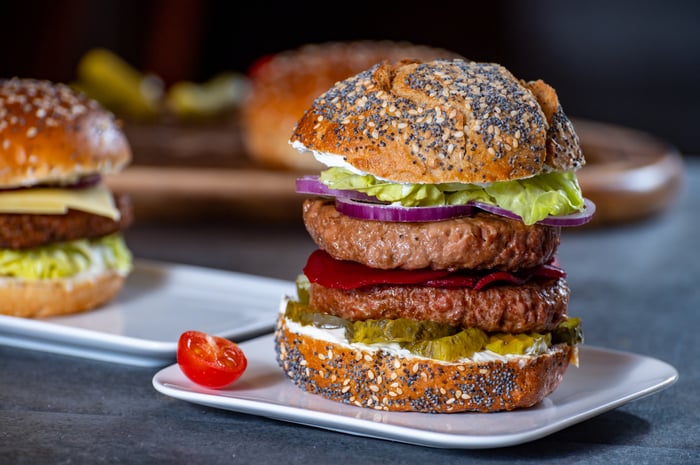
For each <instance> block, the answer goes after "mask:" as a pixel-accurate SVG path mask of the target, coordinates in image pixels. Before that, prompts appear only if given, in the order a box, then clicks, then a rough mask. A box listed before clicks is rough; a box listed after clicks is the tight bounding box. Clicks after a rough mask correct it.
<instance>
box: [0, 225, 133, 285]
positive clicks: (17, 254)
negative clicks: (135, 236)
mask: <svg viewBox="0 0 700 465" xmlns="http://www.w3.org/2000/svg"><path fill="white" fill-rule="evenodd" d="M94 265H96V266H100V265H101V269H106V270H114V271H118V272H120V273H123V274H126V273H128V272H129V271H131V267H132V255H131V252H130V251H129V249H128V248H127V247H126V244H125V243H124V240H123V238H122V237H121V235H119V234H111V235H109V236H105V237H102V238H99V239H94V240H87V239H79V240H75V241H69V242H62V243H59V244H50V245H43V246H39V247H34V248H30V249H22V250H15V249H0V276H3V277H12V278H22V279H52V278H69V277H71V276H75V275H77V274H79V273H81V272H83V271H88V270H90V269H91V268H92V267H93V266H94Z"/></svg>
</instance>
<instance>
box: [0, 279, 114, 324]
mask: <svg viewBox="0 0 700 465" xmlns="http://www.w3.org/2000/svg"><path fill="white" fill-rule="evenodd" d="M125 279H126V278H125V276H124V275H123V274H120V273H117V272H115V271H105V272H102V273H99V274H95V275H89V276H82V277H75V278H66V279H40V280H22V279H16V278H0V314H2V315H9V316H16V317H24V318H44V317H51V316H59V315H68V314H73V313H80V312H84V311H88V310H92V309H94V308H96V307H99V306H101V305H103V304H104V303H106V302H108V301H110V300H111V299H112V298H114V296H116V295H117V293H118V292H119V291H120V290H121V289H122V287H123V285H124V282H125Z"/></svg>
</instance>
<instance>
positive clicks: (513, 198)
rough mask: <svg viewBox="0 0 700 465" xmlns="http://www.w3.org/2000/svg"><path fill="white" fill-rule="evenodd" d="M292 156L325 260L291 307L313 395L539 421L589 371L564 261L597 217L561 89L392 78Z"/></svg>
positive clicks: (298, 375)
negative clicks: (551, 401) (572, 378)
mask: <svg viewBox="0 0 700 465" xmlns="http://www.w3.org/2000/svg"><path fill="white" fill-rule="evenodd" d="M290 143H291V144H292V145H293V146H294V147H295V148H296V149H297V150H299V151H300V152H302V154H303V155H302V156H311V155H313V156H314V157H315V159H316V160H318V161H319V162H321V163H323V164H324V165H325V166H326V167H327V169H325V170H323V171H321V172H320V174H318V175H307V176H302V177H300V178H298V179H297V191H298V192H299V193H301V194H304V195H306V196H307V197H308V198H306V199H305V200H304V203H303V220H304V224H305V226H306V229H307V231H308V233H309V234H310V236H311V238H312V239H313V241H314V242H315V243H316V245H318V249H317V250H315V251H313V252H312V253H311V255H310V256H309V258H308V261H307V263H306V265H305V266H304V267H303V273H302V274H300V275H299V278H298V279H297V295H296V296H284V297H283V299H282V305H281V306H280V314H279V317H278V320H277V325H276V329H275V334H274V341H275V350H276V354H277V355H276V358H277V361H278V363H279V365H280V367H281V368H282V370H283V371H284V372H285V373H286V374H287V376H288V377H289V378H290V379H291V381H292V382H293V383H294V384H296V385H297V386H298V387H299V388H301V389H303V390H305V391H307V392H310V393H313V394H316V395H320V396H323V397H325V398H328V399H332V400H334V401H338V402H342V403H345V404H351V405H356V406H358V407H364V408H372V409H378V410H386V411H414V412H431V413H448V412H463V411H478V412H495V411H502V410H513V409H517V408H525V407H530V406H532V405H535V404H537V403H538V402H540V401H541V400H542V399H544V398H545V397H546V396H548V395H549V394H550V393H552V392H553V391H554V390H555V389H556V388H557V387H558V385H559V384H560V382H561V380H562V378H563V376H564V374H565V372H566V370H567V368H568V366H569V364H578V349H577V348H578V345H579V344H581V343H582V342H583V332H582V329H581V328H582V326H581V322H580V319H579V318H576V317H569V313H568V304H569V297H570V289H569V287H568V284H567V282H566V273H565V271H564V270H563V269H562V267H561V266H560V263H558V261H557V258H556V252H557V248H558V246H559V243H560V235H561V230H562V228H563V227H574V226H578V225H582V224H584V223H586V222H587V221H589V220H590V219H591V216H592V215H593V213H594V210H595V206H594V204H593V203H591V202H590V201H588V200H587V199H585V198H584V197H583V195H582V192H581V189H580V187H579V185H578V181H577V179H576V175H575V172H576V170H577V169H578V168H580V167H581V166H582V165H583V164H584V162H585V160H584V157H583V155H582V152H581V149H580V145H579V140H578V137H577V136H576V133H575V131H574V128H573V125H572V124H571V122H570V121H569V119H568V118H567V117H566V115H565V114H564V112H563V110H562V107H561V105H560V104H559V100H558V97H557V94H556V92H555V90H554V89H553V88H552V87H550V86H549V85H548V84H546V83H545V82H543V81H541V80H537V81H524V80H520V79H517V78H515V77H514V76H513V75H512V74H511V73H510V72H509V71H508V70H507V69H505V68H504V67H503V66H501V65H498V64H495V63H481V62H473V61H468V60H464V59H438V60H433V61H425V62H422V61H399V62H388V61H387V62H381V63H377V64H375V65H373V66H372V67H370V68H368V69H367V70H365V71H362V72H360V73H359V74H356V75H354V76H352V77H350V78H348V79H346V80H344V81H341V82H338V83H337V84H335V85H334V86H333V87H331V88H330V89H329V90H327V91H326V92H325V93H323V94H321V95H320V96H319V97H318V98H316V99H315V100H314V102H313V104H312V105H311V106H310V107H309V108H308V109H307V111H306V112H305V113H304V116H303V117H302V118H301V119H300V120H299V121H298V124H297V125H296V127H295V129H294V131H293V133H292V135H291V139H290Z"/></svg>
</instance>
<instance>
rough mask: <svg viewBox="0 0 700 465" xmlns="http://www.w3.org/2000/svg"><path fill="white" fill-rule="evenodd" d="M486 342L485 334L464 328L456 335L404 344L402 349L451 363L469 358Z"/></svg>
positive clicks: (477, 330) (476, 329)
mask: <svg viewBox="0 0 700 465" xmlns="http://www.w3.org/2000/svg"><path fill="white" fill-rule="evenodd" d="M487 340H488V336H487V335H486V333H485V332H483V331H482V330H480V329H478V328H466V329H463V330H462V331H460V332H458V333H457V334H453V335H451V336H445V337H441V338H437V339H433V340H427V341H418V342H411V343H404V344H402V347H404V348H405V349H408V350H410V351H411V352H412V353H414V354H418V355H422V356H423V357H428V358H434V359H436V360H443V361H446V362H451V361H454V360H459V359H461V358H466V357H471V356H472V355H473V354H474V352H478V351H480V350H482V348H483V347H484V344H486V341H487Z"/></svg>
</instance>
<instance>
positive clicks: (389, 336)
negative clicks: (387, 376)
mask: <svg viewBox="0 0 700 465" xmlns="http://www.w3.org/2000/svg"><path fill="white" fill-rule="evenodd" d="M458 331H459V328H456V327H454V326H450V325H446V324H441V323H435V322H432V321H416V320H408V319H405V318H398V319H395V320H364V321H355V322H353V323H352V326H351V327H350V331H349V332H348V334H347V337H348V339H349V340H350V341H351V342H362V343H364V344H376V343H381V342H412V341H422V340H426V339H437V338H441V337H445V336H451V335H453V334H455V333H457V332H458Z"/></svg>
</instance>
